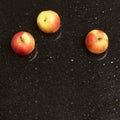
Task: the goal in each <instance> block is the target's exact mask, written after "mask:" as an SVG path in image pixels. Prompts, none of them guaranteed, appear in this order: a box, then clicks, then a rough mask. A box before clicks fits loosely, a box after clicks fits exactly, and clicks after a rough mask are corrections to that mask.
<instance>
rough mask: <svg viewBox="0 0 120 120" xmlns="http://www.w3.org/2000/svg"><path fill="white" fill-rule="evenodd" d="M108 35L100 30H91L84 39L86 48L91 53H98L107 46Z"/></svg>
mask: <svg viewBox="0 0 120 120" xmlns="http://www.w3.org/2000/svg"><path fill="white" fill-rule="evenodd" d="M108 43H109V40H108V36H107V34H106V33H105V32H104V31H102V30H97V29H95V30H91V31H90V32H89V33H88V34H87V36H86V39H85V45H86V47H87V49H88V50H89V51H90V52H91V53H93V54H100V53H103V52H105V51H106V50H107V48H108Z"/></svg>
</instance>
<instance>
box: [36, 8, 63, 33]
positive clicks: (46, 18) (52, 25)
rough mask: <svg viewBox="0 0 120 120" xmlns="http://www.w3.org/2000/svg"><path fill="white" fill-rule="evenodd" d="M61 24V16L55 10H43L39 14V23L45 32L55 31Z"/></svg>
mask: <svg viewBox="0 0 120 120" xmlns="http://www.w3.org/2000/svg"><path fill="white" fill-rule="evenodd" d="M60 24H61V20H60V16H59V15H58V14H57V13H56V12H55V11H53V10H44V11H41V12H40V13H39V14H38V16H37V25H38V27H39V29H40V30H41V31H42V32H44V33H55V32H57V31H58V30H59V28H60Z"/></svg>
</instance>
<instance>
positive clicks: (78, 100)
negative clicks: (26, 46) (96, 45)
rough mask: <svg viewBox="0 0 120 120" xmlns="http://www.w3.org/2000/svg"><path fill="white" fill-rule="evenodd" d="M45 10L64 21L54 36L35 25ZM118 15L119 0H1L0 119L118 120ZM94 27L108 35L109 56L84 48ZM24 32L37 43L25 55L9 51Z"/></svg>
mask: <svg viewBox="0 0 120 120" xmlns="http://www.w3.org/2000/svg"><path fill="white" fill-rule="evenodd" d="M46 9H51V10H54V11H56V12H57V13H58V14H59V15H60V17H61V21H62V22H61V28H60V30H59V31H58V32H57V33H55V34H52V35H46V34H44V33H42V32H41V31H40V30H39V29H38V27H37V25H36V17H37V15H38V13H39V12H40V11H43V10H46ZM119 12H120V1H119V0H112V1H111V0H0V120H119V119H120V81H119V80H120V13H119ZM92 29H102V30H104V31H105V32H106V33H107V35H108V36H109V48H108V50H107V51H106V53H104V54H101V55H92V54H91V53H89V52H88V51H87V50H86V48H85V46H84V39H85V36H86V34H87V33H88V32H89V31H90V30H92ZM21 30H22V31H28V32H30V33H31V34H33V36H34V37H35V40H36V49H35V51H34V52H33V53H32V54H31V55H29V56H26V57H22V56H18V55H16V54H15V53H14V52H13V51H12V49H11V47H10V41H11V38H12V36H13V35H14V34H15V33H16V32H18V31H21ZM105 55H106V57H104V56H105ZM103 57H104V59H103Z"/></svg>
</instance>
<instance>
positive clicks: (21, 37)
mask: <svg viewBox="0 0 120 120" xmlns="http://www.w3.org/2000/svg"><path fill="white" fill-rule="evenodd" d="M11 47H12V49H13V51H14V52H15V53H17V54H19V55H28V54H30V53H31V52H32V51H33V50H34V48H35V39H34V37H33V36H32V35H31V34H30V33H29V32H25V31H20V32H18V33H16V34H15V35H14V36H13V38H12V40H11Z"/></svg>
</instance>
